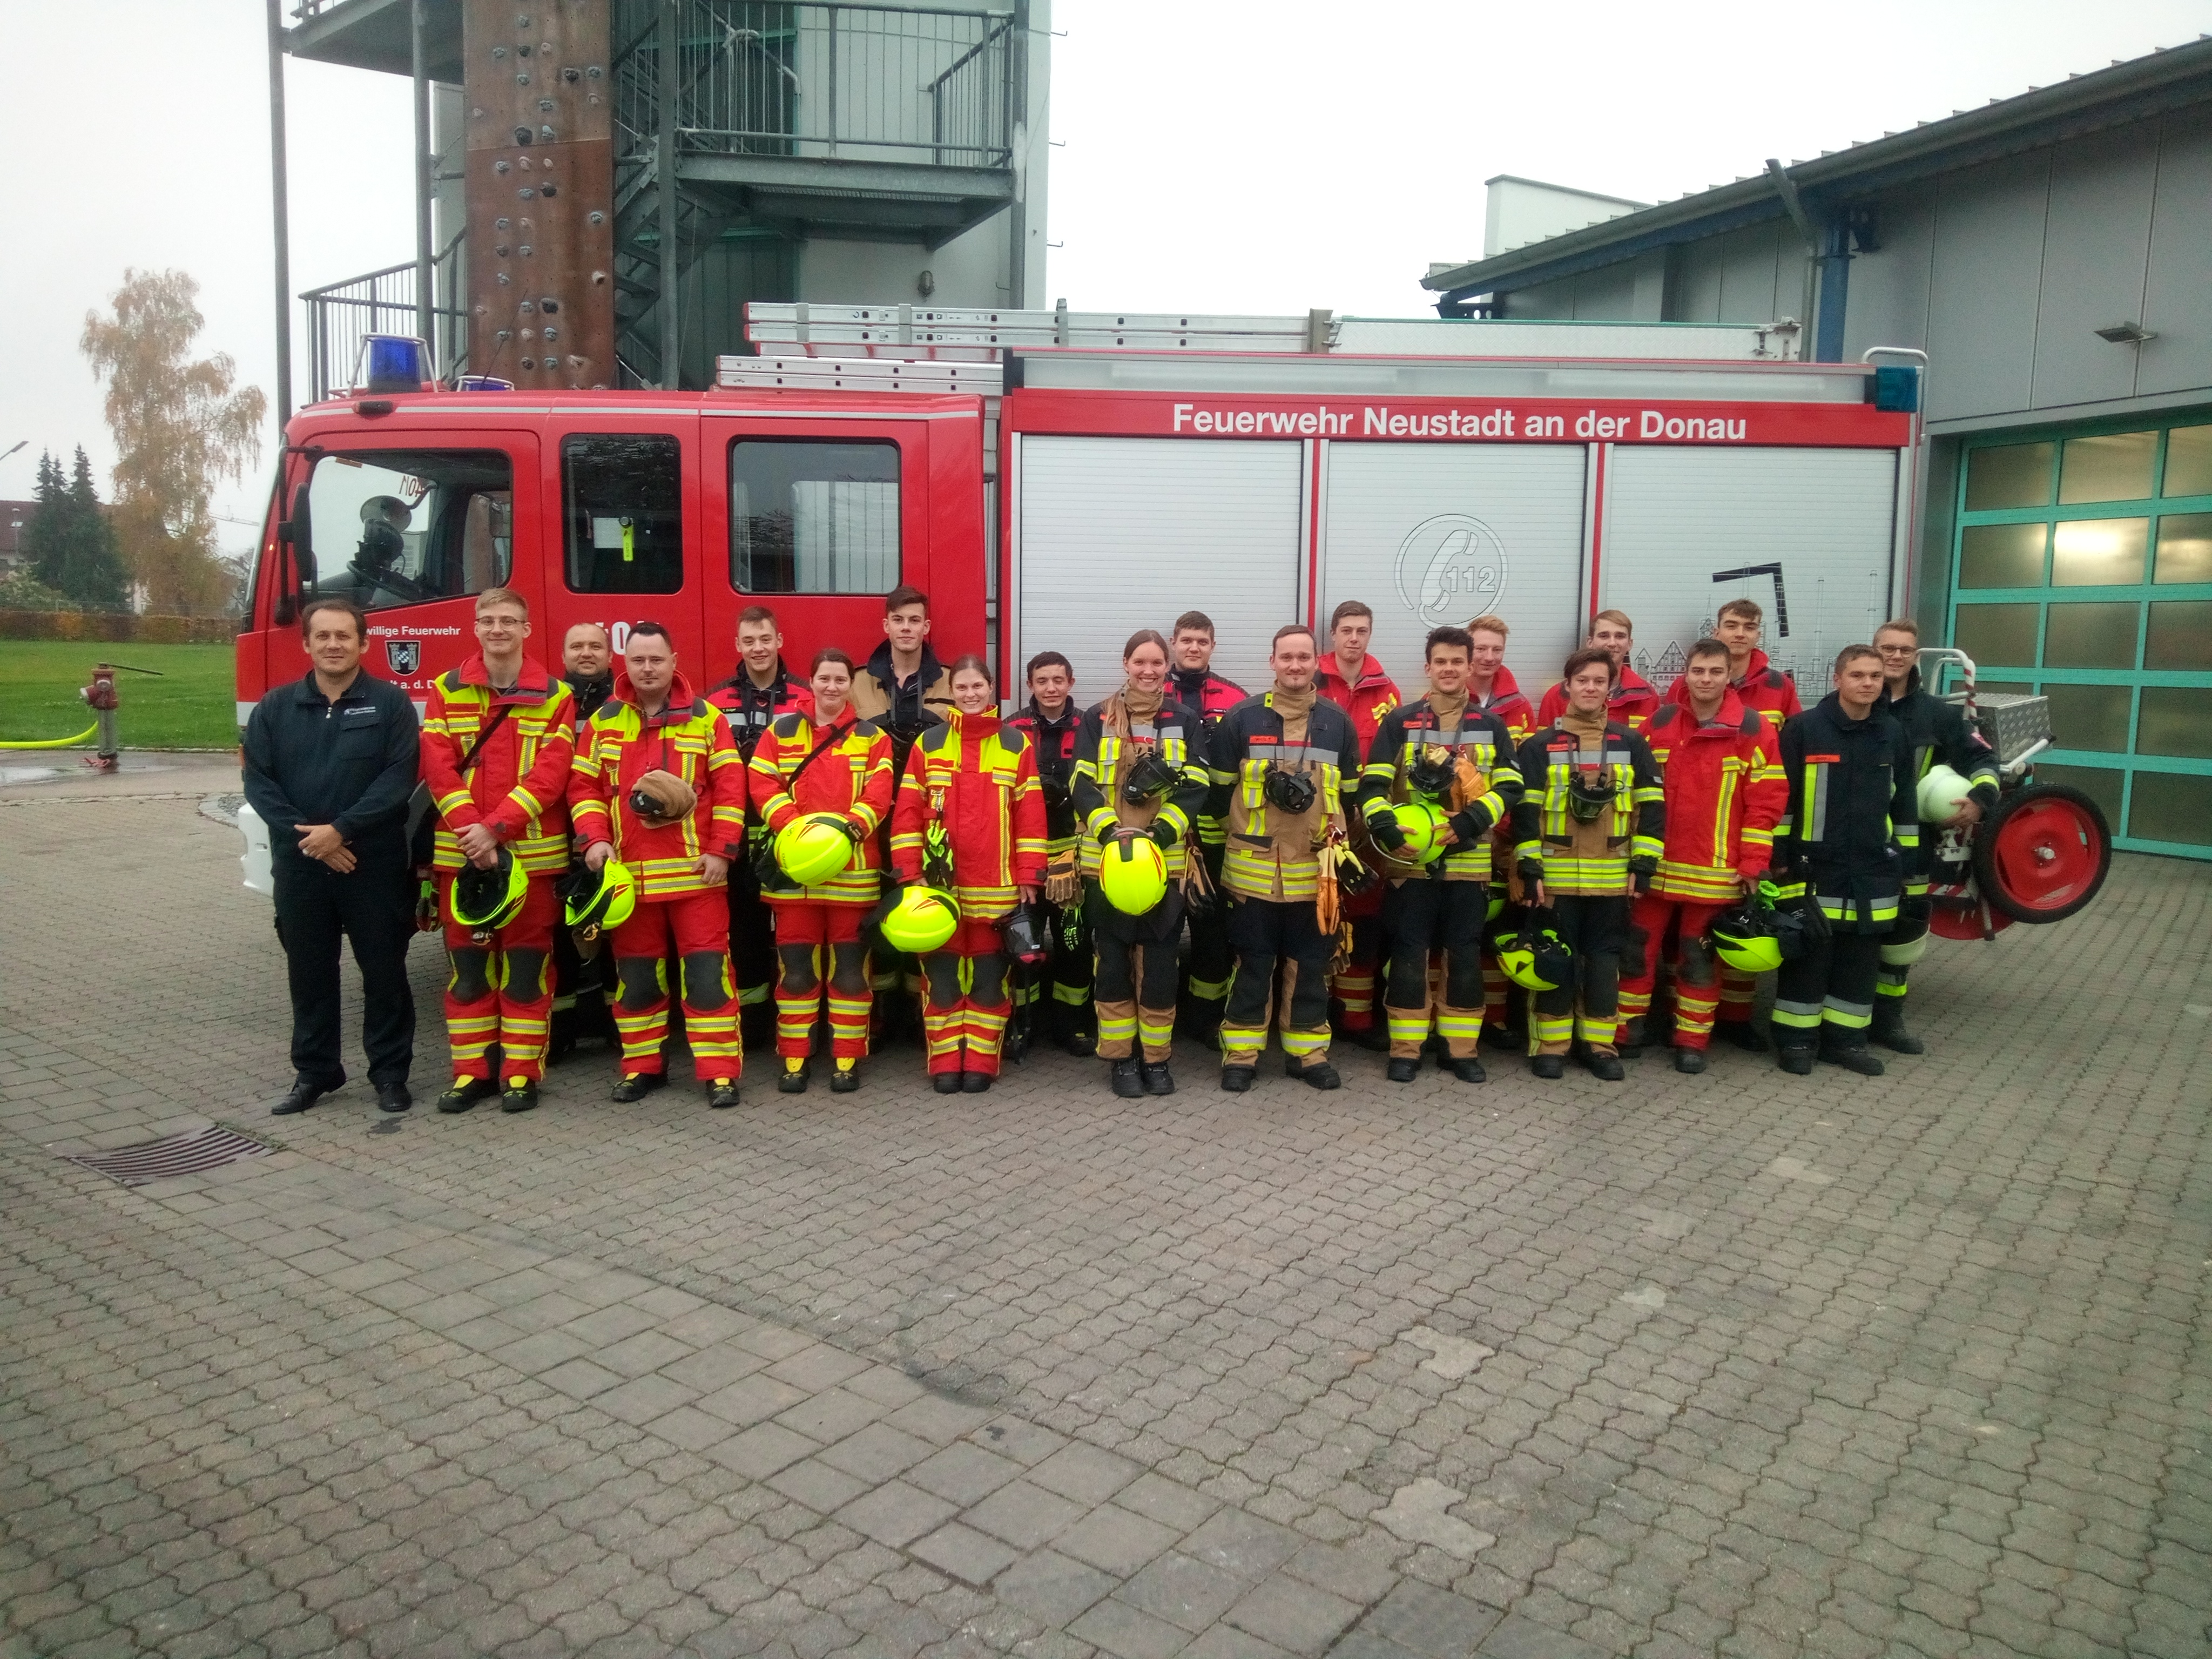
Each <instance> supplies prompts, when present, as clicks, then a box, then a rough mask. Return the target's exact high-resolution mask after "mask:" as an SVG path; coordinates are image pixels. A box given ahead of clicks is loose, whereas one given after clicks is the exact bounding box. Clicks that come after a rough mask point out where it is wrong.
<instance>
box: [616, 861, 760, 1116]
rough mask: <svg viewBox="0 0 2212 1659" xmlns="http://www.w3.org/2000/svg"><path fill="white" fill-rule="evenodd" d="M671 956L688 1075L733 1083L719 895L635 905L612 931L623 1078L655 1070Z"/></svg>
mask: <svg viewBox="0 0 2212 1659" xmlns="http://www.w3.org/2000/svg"><path fill="white" fill-rule="evenodd" d="M671 948H672V950H673V951H674V954H675V956H676V957H677V958H678V962H679V963H680V965H681V969H682V971H683V975H684V1031H685V1033H686V1034H687V1035H688V1036H690V1042H691V1062H692V1069H693V1070H694V1071H696V1073H698V1075H699V1076H700V1078H701V1079H702V1080H712V1079H715V1078H726V1077H727V1078H733V1077H737V1076H738V1075H739V1074H741V1073H743V1072H744V1063H745V1062H744V1044H743V1042H742V1041H741V1040H740V1039H739V1037H738V992H737V986H736V983H735V981H733V980H732V976H731V973H730V903H729V900H728V899H727V898H726V897H725V896H723V893H722V890H721V889H720V888H719V887H710V888H708V889H707V890H704V891H702V892H697V893H682V894H678V896H676V897H674V898H665V899H645V900H641V901H640V902H639V903H638V907H637V909H636V910H635V912H634V913H633V914H632V915H631V916H630V919H629V921H626V922H624V923H623V925H622V926H621V927H617V928H616V929H615V987H616V990H615V1026H616V1029H617V1030H619V1031H620V1032H621V1034H622V1068H623V1072H624V1073H631V1072H648V1073H651V1072H658V1071H659V1070H660V1069H661V1058H660V1045H661V1042H663V1041H664V1040H665V1038H666V1037H667V1036H668V957H669V955H670V952H671Z"/></svg>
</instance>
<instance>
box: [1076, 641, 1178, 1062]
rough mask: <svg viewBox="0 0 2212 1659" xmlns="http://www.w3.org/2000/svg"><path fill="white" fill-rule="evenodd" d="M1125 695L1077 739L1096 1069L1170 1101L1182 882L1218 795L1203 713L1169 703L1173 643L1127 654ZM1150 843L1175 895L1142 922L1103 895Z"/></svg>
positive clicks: (1133, 645) (1093, 715)
mask: <svg viewBox="0 0 2212 1659" xmlns="http://www.w3.org/2000/svg"><path fill="white" fill-rule="evenodd" d="M1121 671H1122V672H1123V673H1124V674H1125V675H1126V676H1127V679H1126V680H1125V681H1124V683H1123V684H1122V686H1121V690H1118V691H1116V692H1115V694H1114V695H1113V696H1110V697H1109V698H1107V699H1106V701H1105V702H1102V703H1099V704H1098V705H1097V707H1095V708H1091V710H1090V711H1089V712H1088V713H1086V714H1085V715H1084V716H1083V723H1082V725H1081V726H1079V727H1078V728H1077V732H1076V738H1075V785H1074V789H1075V811H1076V814H1077V816H1078V817H1079V820H1080V822H1081V824H1082V833H1081V835H1080V836H1079V838H1078V842H1077V845H1078V850H1079V854H1080V856H1081V859H1082V866H1083V874H1084V877H1085V888H1086V891H1085V896H1084V901H1083V902H1084V914H1085V916H1086V918H1087V919H1088V920H1089V921H1090V923H1091V939H1093V940H1094V941H1095V942H1096V945H1097V962H1098V969H1097V981H1096V983H1097V1012H1098V1057H1099V1058H1100V1059H1101V1060H1108V1061H1110V1062H1111V1063H1112V1066H1113V1073H1112V1079H1111V1080H1112V1085H1113V1090H1114V1092H1115V1094H1116V1095H1119V1096H1121V1097H1123V1098H1125V1099H1134V1098H1135V1097H1138V1096H1139V1095H1147V1094H1151V1095H1171V1094H1173V1093H1174V1092H1175V1074H1174V1073H1172V1072H1171V1071H1170V1069H1169V1065H1168V1062H1169V1060H1170V1057H1171V1055H1172V1052H1173V1050H1174V1047H1175V1021H1176V944H1177V942H1178V941H1179V940H1180V939H1182V919H1183V893H1182V878H1183V875H1184V872H1185V871H1186V870H1187V869H1188V864H1189V859H1190V847H1191V842H1192V841H1193V840H1194V832H1195V830H1196V829H1197V824H1198V818H1199V815H1200V813H1201V812H1203V811H1205V810H1206V794H1207V792H1208V791H1209V790H1210V789H1211V788H1212V780H1211V779H1210V778H1209V777H1208V775H1207V773H1206V765H1205V762H1204V760H1203V753H1204V751H1203V750H1197V749H1194V747H1193V745H1194V744H1195V743H1197V742H1199V741H1200V740H1201V735H1202V734H1201V728H1200V721H1199V718H1198V715H1197V714H1196V712H1195V711H1194V710H1192V709H1189V708H1185V707H1184V706H1183V705H1182V704H1181V703H1179V702H1175V701H1173V700H1172V699H1170V698H1169V697H1168V696H1165V695H1164V694H1163V692H1162V690H1161V687H1162V686H1163V685H1164V684H1165V683H1166V680H1167V677H1168V642H1167V641H1166V640H1165V639H1164V638H1162V637H1161V635H1160V634H1159V632H1158V629H1151V628H1147V629H1141V630H1140V631H1139V632H1137V633H1135V634H1133V635H1130V636H1129V641H1128V643H1127V644H1126V645H1124V646H1123V647H1121ZM1122 836H1145V837H1147V838H1149V839H1150V840H1152V842H1155V843H1157V844H1158V848H1159V849H1160V854H1161V861H1162V863H1163V864H1164V866H1165V868H1166V872H1167V890H1166V892H1165V893H1164V894H1162V895H1161V896H1160V898H1159V902H1158V903H1157V904H1155V905H1153V906H1152V908H1151V909H1149V910H1146V911H1145V912H1144V913H1143V914H1141V915H1125V914H1124V913H1123V912H1122V911H1121V910H1120V909H1118V908H1115V905H1114V904H1113V903H1112V902H1109V897H1108V895H1107V893H1106V891H1105V890H1104V889H1103V886H1102V885H1101V883H1100V866H1101V864H1102V862H1103V860H1106V859H1109V858H1113V857H1115V856H1116V854H1115V851H1114V843H1115V842H1116V840H1118V839H1119V838H1121V837H1122Z"/></svg>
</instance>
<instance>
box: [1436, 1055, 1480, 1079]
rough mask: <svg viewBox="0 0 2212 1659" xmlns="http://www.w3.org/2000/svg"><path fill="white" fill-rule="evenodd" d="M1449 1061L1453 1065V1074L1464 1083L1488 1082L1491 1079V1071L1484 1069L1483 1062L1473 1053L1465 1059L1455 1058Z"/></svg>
mask: <svg viewBox="0 0 2212 1659" xmlns="http://www.w3.org/2000/svg"><path fill="white" fill-rule="evenodd" d="M1447 1063H1448V1064H1449V1066H1451V1074H1452V1075H1453V1076H1454V1077H1455V1078H1457V1079H1459V1080H1460V1081H1461V1082H1462V1083H1487V1082H1488V1081H1489V1080H1490V1073H1487V1072H1486V1071H1484V1070H1483V1069H1482V1062H1481V1061H1480V1060H1477V1059H1476V1058H1475V1057H1474V1055H1473V1054H1469V1055H1468V1057H1467V1058H1466V1059H1465V1060H1450V1061H1448V1062H1447Z"/></svg>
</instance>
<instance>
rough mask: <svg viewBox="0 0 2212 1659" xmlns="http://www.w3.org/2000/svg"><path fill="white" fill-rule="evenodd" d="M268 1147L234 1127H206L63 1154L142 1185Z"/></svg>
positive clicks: (120, 1179)
mask: <svg viewBox="0 0 2212 1659" xmlns="http://www.w3.org/2000/svg"><path fill="white" fill-rule="evenodd" d="M268 1150H269V1148H268V1147H266V1146H263V1145H262V1144H261V1143H260V1142H259V1141H258V1140H250V1139H247V1138H246V1136H244V1135H242V1134H240V1133H237V1132H236V1131H235V1130H231V1129H220V1128H214V1127H210V1128H205V1129H193V1130H191V1131H189V1132H188V1133H184V1134H179V1135H164V1136H162V1137H161V1139H159V1140H144V1141H141V1142H139V1144H138V1145H137V1146H118V1147H117V1148H115V1150H114V1151H112V1152H82V1153H77V1154H74V1155H65V1156H66V1157H67V1161H68V1162H70V1163H71V1164H82V1165H83V1166H84V1167H85V1168H86V1169H88V1170H91V1171H92V1172H93V1173H94V1174H95V1175H104V1176H106V1177H107V1178H108V1179H109V1180H110V1181H116V1182H121V1183H122V1184H123V1185H124V1186H125V1187H143V1186H144V1185H145V1184H146V1183H147V1182H149V1181H166V1180H167V1179H168V1177H170V1176H184V1175H200V1174H202V1173H204V1172H205V1171H206V1170H219V1169H221V1168H222V1166H223V1165H224V1164H235V1163H237V1162H238V1160H239V1159H240V1158H258V1157H260V1156H261V1155H262V1154H263V1153H264V1152H267V1151H268Z"/></svg>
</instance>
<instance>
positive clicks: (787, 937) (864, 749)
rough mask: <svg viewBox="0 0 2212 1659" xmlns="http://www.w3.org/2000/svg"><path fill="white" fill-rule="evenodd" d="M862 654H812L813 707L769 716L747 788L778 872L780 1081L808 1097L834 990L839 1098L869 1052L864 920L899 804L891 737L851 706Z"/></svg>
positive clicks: (774, 895)
mask: <svg viewBox="0 0 2212 1659" xmlns="http://www.w3.org/2000/svg"><path fill="white" fill-rule="evenodd" d="M852 689H853V659H851V658H850V657H848V656H847V655H846V654H845V653H843V652H842V651H839V650H836V649H834V648H832V649H829V650H824V651H817V652H816V653H814V665H813V670H812V681H811V690H812V691H813V710H812V712H811V714H809V713H808V712H807V711H806V710H805V709H803V708H801V709H795V710H793V712H792V713H790V714H780V715H778V716H777V717H776V718H775V720H773V721H771V722H770V724H769V728H768V730H767V731H766V732H763V733H762V734H761V738H760V741H759V742H758V743H757V744H755V745H754V746H753V754H752V759H751V761H750V763H749V766H748V768H747V783H748V787H749V789H750V793H751V797H752V805H753V811H754V812H755V813H757V815H758V817H759V818H760V821H761V823H762V824H763V826H764V827H765V828H766V829H767V831H768V836H769V847H770V848H771V849H772V856H773V857H774V859H775V865H776V870H775V872H774V873H773V874H771V875H769V878H767V879H764V880H763V882H762V884H761V897H762V898H763V899H764V900H765V901H766V902H768V903H769V904H770V905H772V906H774V907H775V956H776V983H775V1052H776V1054H777V1055H778V1056H779V1057H780V1058H781V1060H782V1061H783V1067H782V1073H781V1076H780V1077H778V1078H777V1079H776V1085H775V1086H776V1087H777V1088H778V1089H779V1090H781V1091H783V1092H784V1093H786V1094H799V1093H801V1092H803V1091H805V1087H806V1083H807V1063H806V1061H807V1054H808V1050H809V1048H810V1047H811V1043H812V1040H813V1035H814V1022H815V1018H816V1017H817V1014H818V1013H819V1012H820V1011H821V1006H822V1000H823V994H824V993H825V991H826V993H827V994H828V998H829V1051H830V1054H831V1055H832V1057H833V1060H834V1062H835V1065H836V1070H835V1071H833V1072H832V1073H830V1077H829V1087H830V1089H831V1090H832V1091H834V1092H836V1093H838V1094H847V1093H850V1092H851V1091H853V1090H854V1089H856V1088H858V1087H859V1086H860V1074H859V1072H858V1071H857V1069H856V1068H857V1067H858V1066H859V1064H860V1058H861V1056H862V1055H864V1054H866V1053H867V1052H868V1013H869V1009H870V1006H871V1004H872V994H871V991H870V987H869V983H868V962H867V949H866V946H865V945H862V944H861V942H860V923H861V921H862V919H863V918H864V917H865V916H866V915H867V913H868V911H869V910H870V909H871V908H872V907H873V906H874V904H875V902H876V899H877V896H878V888H879V886H880V884H881V882H882V865H881V863H880V861H879V860H878V855H877V852H876V845H877V836H876V830H877V829H878V826H879V825H881V824H882V823H883V822H884V819H885V818H886V817H888V816H889V815H890V809H891V740H890V736H889V735H888V734H887V733H886V732H884V731H883V729H882V728H881V727H879V726H877V725H876V724H875V722H874V721H872V720H862V719H860V716H859V714H858V713H857V712H856V711H855V710H854V708H853V704H852V701H851V696H852Z"/></svg>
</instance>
